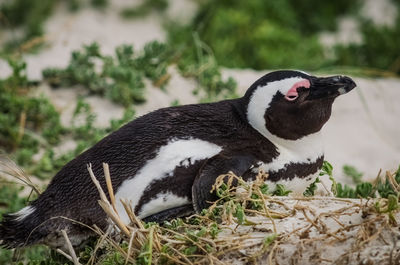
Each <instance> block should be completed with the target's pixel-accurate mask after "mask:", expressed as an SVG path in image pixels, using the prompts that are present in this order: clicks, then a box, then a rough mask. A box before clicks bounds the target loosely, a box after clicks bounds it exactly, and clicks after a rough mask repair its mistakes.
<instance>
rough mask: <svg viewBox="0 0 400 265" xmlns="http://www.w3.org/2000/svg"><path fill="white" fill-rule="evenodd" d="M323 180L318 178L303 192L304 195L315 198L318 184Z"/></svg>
mask: <svg viewBox="0 0 400 265" xmlns="http://www.w3.org/2000/svg"><path fill="white" fill-rule="evenodd" d="M320 182H321V180H320V179H319V178H318V177H317V178H316V179H315V180H314V181H313V182H312V183H311V184H310V185H309V186H308V187H307V188H306V190H305V191H304V192H303V195H304V196H306V197H311V196H314V193H315V191H316V190H317V188H318V187H317V183H320Z"/></svg>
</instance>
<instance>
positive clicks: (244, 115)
mask: <svg viewBox="0 0 400 265" xmlns="http://www.w3.org/2000/svg"><path fill="white" fill-rule="evenodd" d="M355 86H356V84H355V83H354V81H353V80H352V79H351V78H349V77H347V76H331V77H316V76H313V75H310V74H307V73H305V72H302V71H294V70H280V71H274V72H270V73H268V74H266V75H264V76H262V77H261V78H260V79H258V80H257V81H255V82H254V84H252V85H251V86H250V87H249V88H248V90H247V91H246V93H245V94H244V96H243V97H241V98H237V99H231V100H224V101H219V102H215V103H205V104H192V105H183V106H177V107H169V108H163V109H159V110H156V111H154V112H151V113H148V114H146V115H144V116H142V117H139V118H137V119H135V120H133V121H131V122H129V123H127V124H126V125H124V126H123V127H121V128H120V129H119V130H117V131H115V132H113V133H111V134H110V135H108V136H106V137H105V138H103V139H102V140H101V141H99V142H98V143H97V144H95V145H94V146H93V147H91V148H90V149H88V150H87V151H85V152H83V153H82V154H80V155H79V156H77V157H76V158H75V159H73V160H72V161H70V162H69V163H67V164H66V165H65V166H64V167H63V168H62V169H61V170H60V171H59V172H58V173H57V174H56V175H55V176H54V178H53V179H52V180H51V182H50V184H49V185H48V187H47V189H46V190H45V192H43V193H42V194H41V195H40V196H39V197H38V199H37V200H35V201H33V202H32V203H31V204H30V205H29V206H26V207H25V208H23V209H22V210H20V211H18V212H16V213H11V214H5V215H4V216H3V218H2V221H1V223H0V245H1V246H2V247H5V248H16V247H22V246H27V245H32V244H37V243H42V244H47V245H49V246H51V247H55V248H56V247H62V246H63V245H64V241H63V237H62V234H61V230H62V229H65V230H66V231H67V233H68V235H69V237H70V239H71V242H72V244H73V245H79V244H80V243H81V242H82V241H83V240H85V239H86V238H87V237H89V236H90V231H89V229H87V228H85V227H84V226H82V225H80V224H78V223H77V222H79V223H83V224H86V225H88V226H93V225H96V226H97V227H99V228H101V229H103V230H105V229H107V227H108V226H109V222H108V220H107V216H106V214H105V213H104V211H103V210H102V209H101V207H100V206H99V204H98V200H99V198H100V197H99V193H98V191H97V189H96V187H95V185H94V184H93V183H92V180H91V178H90V176H89V173H88V170H87V165H88V164H89V163H90V164H91V165H92V170H93V172H94V174H95V175H96V177H97V179H98V180H99V182H100V185H101V186H102V188H103V189H104V190H107V188H106V182H105V178H104V173H103V168H102V163H103V162H105V163H108V164H109V168H110V173H111V178H112V184H113V189H114V192H115V197H116V208H117V211H118V213H119V216H120V218H121V220H122V221H123V222H125V223H126V224H128V223H129V218H128V215H127V214H126V212H125V211H124V207H123V205H122V203H121V200H125V201H128V202H129V203H130V205H131V207H132V209H134V212H135V214H136V215H137V216H138V217H139V218H141V219H143V220H146V221H156V222H162V221H164V220H168V219H171V218H175V217H182V216H187V215H189V214H192V213H195V212H200V211H201V210H202V209H204V208H206V207H207V206H209V202H210V201H213V200H215V198H216V197H215V196H216V195H215V194H213V193H211V192H210V191H211V188H212V185H213V184H214V182H215V180H216V178H217V177H218V176H219V175H221V174H225V173H227V172H229V171H232V172H233V173H235V174H236V175H238V176H242V177H243V179H244V180H245V181H252V180H254V178H255V176H256V175H257V173H258V171H259V170H263V171H264V172H266V173H268V178H267V180H266V183H267V184H268V185H270V187H271V188H273V187H274V186H275V185H276V184H277V183H283V184H285V185H286V186H287V187H288V189H290V190H292V191H293V192H295V193H302V192H303V191H304V190H305V188H306V187H307V186H308V185H309V183H311V182H312V181H314V179H315V177H316V173H317V172H318V170H319V169H320V168H321V166H322V163H323V159H324V154H323V150H322V145H321V135H320V130H321V128H322V126H323V125H324V124H325V123H326V122H327V121H328V119H329V118H330V115H331V109H332V103H333V102H334V100H335V98H337V97H338V96H339V95H342V94H345V93H347V92H349V91H351V90H352V89H353V88H354V87H355ZM71 220H75V221H76V222H72V221H71Z"/></svg>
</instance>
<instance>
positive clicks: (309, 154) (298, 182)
mask: <svg viewBox="0 0 400 265" xmlns="http://www.w3.org/2000/svg"><path fill="white" fill-rule="evenodd" d="M274 140H275V141H274V143H275V145H276V147H277V151H278V153H279V155H278V156H277V157H275V158H274V159H273V160H272V161H271V162H269V163H263V162H260V163H258V164H257V166H256V167H255V168H254V172H258V171H259V170H262V171H264V172H267V173H270V174H273V173H275V172H279V171H281V170H283V171H285V170H287V169H288V168H289V167H290V166H293V165H294V164H298V165H299V164H313V163H316V162H317V160H318V159H320V158H321V157H323V148H322V141H321V137H320V134H319V133H316V134H312V135H309V136H306V137H303V138H302V139H300V140H296V141H291V140H283V139H279V141H278V140H277V139H276V138H275V139H274ZM277 143H279V144H277ZM317 176H318V174H315V173H314V174H310V175H308V176H301V178H300V177H296V176H295V178H293V179H291V180H281V181H279V182H275V181H268V180H267V181H266V183H267V184H268V185H269V186H270V189H271V190H274V189H275V187H276V184H278V183H279V184H283V185H285V187H286V188H288V189H289V190H292V191H293V194H302V193H303V192H304V190H305V189H306V188H307V186H308V185H309V184H310V183H311V182H313V181H314V180H315V178H316V177H317Z"/></svg>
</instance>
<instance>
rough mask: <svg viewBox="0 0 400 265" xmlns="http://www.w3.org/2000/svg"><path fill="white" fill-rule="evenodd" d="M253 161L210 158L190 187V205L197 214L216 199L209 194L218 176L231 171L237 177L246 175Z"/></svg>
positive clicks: (238, 157)
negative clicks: (191, 204)
mask: <svg viewBox="0 0 400 265" xmlns="http://www.w3.org/2000/svg"><path fill="white" fill-rule="evenodd" d="M254 162H255V159H254V158H253V157H251V156H233V157H226V156H222V155H216V156H214V157H212V158H210V159H209V160H208V161H207V162H206V163H205V164H204V165H203V167H202V168H201V170H200V172H199V173H198V175H197V177H196V179H195V180H194V182H193V186H192V203H193V208H194V210H195V211H196V212H197V213H200V212H201V210H202V209H205V208H207V207H209V206H210V205H211V204H210V203H209V202H214V201H216V200H217V199H218V197H217V195H216V194H215V193H214V192H213V193H211V189H212V186H213V185H214V183H215V180H216V179H217V177H218V176H220V175H222V174H226V173H228V172H229V171H232V172H233V173H235V174H236V175H237V176H242V175H243V174H244V173H247V172H248V171H249V170H250V168H251V166H252V165H253V164H254Z"/></svg>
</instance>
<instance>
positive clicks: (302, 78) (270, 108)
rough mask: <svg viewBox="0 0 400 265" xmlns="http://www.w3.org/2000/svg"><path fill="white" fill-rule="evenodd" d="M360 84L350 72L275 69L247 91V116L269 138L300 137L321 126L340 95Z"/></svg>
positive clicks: (293, 138) (290, 138) (253, 125)
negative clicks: (325, 74) (332, 73)
mask: <svg viewBox="0 0 400 265" xmlns="http://www.w3.org/2000/svg"><path fill="white" fill-rule="evenodd" d="M355 86H356V84H355V83H354V81H353V80H352V79H351V78H349V77H347V76H330V77H316V76H312V75H309V74H307V73H304V72H301V71H289V70H286V71H275V72H271V73H268V74H266V75H264V76H263V77H261V78H260V79H258V80H257V81H256V82H255V83H254V84H253V85H252V86H251V87H250V88H249V89H248V90H247V92H246V94H245V96H244V97H243V99H244V100H245V101H246V104H245V105H246V109H245V112H246V118H247V120H248V122H249V124H250V125H251V126H252V127H253V128H255V129H256V130H257V131H259V132H260V133H261V134H263V135H264V136H266V137H267V138H269V137H270V136H271V137H278V138H280V139H285V140H297V139H300V138H302V137H304V136H307V135H310V134H313V133H316V132H318V131H319V130H321V128H322V126H323V125H324V124H325V123H326V122H327V121H328V119H329V117H330V115H331V109H332V103H333V101H334V100H335V98H336V97H338V96H339V95H342V94H345V93H347V92H349V91H350V90H352V89H353V88H354V87H355Z"/></svg>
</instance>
